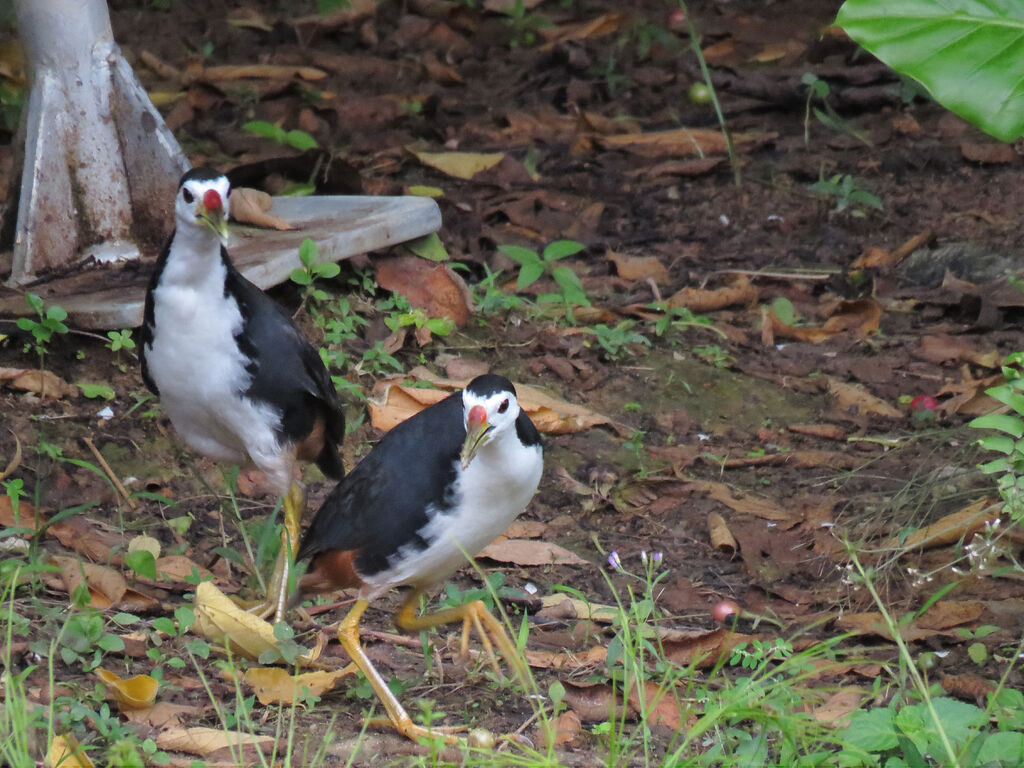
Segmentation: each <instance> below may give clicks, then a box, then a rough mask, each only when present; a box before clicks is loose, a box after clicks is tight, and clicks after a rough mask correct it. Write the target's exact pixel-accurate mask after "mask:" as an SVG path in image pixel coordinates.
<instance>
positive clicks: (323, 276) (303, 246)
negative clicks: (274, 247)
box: [291, 237, 341, 314]
mask: <svg viewBox="0 0 1024 768" xmlns="http://www.w3.org/2000/svg"><path fill="white" fill-rule="evenodd" d="M299 261H301V262H302V266H301V267H298V268H296V269H293V270H292V273H291V281H292V282H293V283H295V284H296V285H299V286H302V289H303V291H302V302H301V303H300V304H299V308H298V309H297V310H296V311H295V314H298V313H299V312H301V311H302V309H303V308H304V307H305V306H306V304H308V303H310V302H315V303H317V304H322V303H323V302H325V301H327V300H328V299H329V298H330V295H329V294H328V293H327V291H325V290H323V289H322V288H317V287H316V285H315V283H316V281H317V280H330V279H331V278H334V277H337V276H338V274H339V273H340V272H341V267H339V266H338V265H337V264H335V263H334V262H326V263H320V252H319V251H318V250H317V247H316V243H315V242H313V241H312V240H311V239H310V238H308V237H307V238H306V239H305V240H303V241H302V242H301V243H300V244H299Z"/></svg>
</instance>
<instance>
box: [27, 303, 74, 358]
mask: <svg viewBox="0 0 1024 768" xmlns="http://www.w3.org/2000/svg"><path fill="white" fill-rule="evenodd" d="M25 301H26V302H28V305H29V306H30V307H31V308H32V309H33V310H35V313H36V317H35V318H32V317H19V318H18V327H19V328H20V329H21V330H23V331H28V332H29V333H31V334H32V341H31V342H29V343H28V344H26V345H25V349H24V351H25V352H26V353H28V352H31V351H34V352H35V353H36V355H37V356H38V357H39V368H40V370H42V368H43V367H44V364H45V362H46V354H47V352H49V346H48V345H49V343H50V340H51V339H52V338H53V335H54V334H55V333H56V334H65V333H67V332H68V327H67V326H66V325H65V324H64V321H65V320H67V319H68V313H67V312H66V311H64V308H63V307H59V306H57V305H51V306H49V307H48V306H46V305H45V304H44V303H43V300H42V299H41V298H40V297H39V296H38V295H36V294H34V293H26V294H25Z"/></svg>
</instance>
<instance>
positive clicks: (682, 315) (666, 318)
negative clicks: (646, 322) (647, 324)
mask: <svg viewBox="0 0 1024 768" xmlns="http://www.w3.org/2000/svg"><path fill="white" fill-rule="evenodd" d="M648 306H649V307H650V308H651V309H656V310H658V311H659V312H662V313H663V314H662V316H661V317H659V318H658V319H657V320H656V321H655V323H654V334H655V335H656V336H659V337H660V336H664V335H665V334H666V333H668V332H669V331H681V330H685V329H687V328H706V329H707V330H709V331H714V332H715V333H717V334H718V335H719V336H721V337H722V338H725V333H723V332H722V331H720V330H719V329H718V328H716V327H715V326H714V324H713V323H712V322H711V320H710V319H709V318H707V317H704V316H703V315H695V314H694V313H693V311H692V310H691V309H689V308H688V307H670V306H668V305H667V304H666V303H665V302H653V303H651V304H648Z"/></svg>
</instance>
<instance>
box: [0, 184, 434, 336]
mask: <svg viewBox="0 0 1024 768" xmlns="http://www.w3.org/2000/svg"><path fill="white" fill-rule="evenodd" d="M409 194H410V195H416V196H417V197H444V190H443V189H441V188H440V187H427V186H424V185H422V184H414V185H413V186H411V187H409ZM0 341H3V336H0Z"/></svg>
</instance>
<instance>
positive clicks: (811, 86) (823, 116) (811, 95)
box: [800, 72, 874, 147]
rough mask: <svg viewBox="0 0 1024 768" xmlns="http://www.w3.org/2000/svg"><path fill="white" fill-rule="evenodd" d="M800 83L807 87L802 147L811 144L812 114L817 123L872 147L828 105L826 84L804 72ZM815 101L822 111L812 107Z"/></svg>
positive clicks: (862, 135)
mask: <svg viewBox="0 0 1024 768" xmlns="http://www.w3.org/2000/svg"><path fill="white" fill-rule="evenodd" d="M800 82H801V83H803V84H804V85H806V86H807V102H806V104H805V107H804V145H805V146H809V145H810V142H811V115H812V114H813V115H814V116H815V117H816V118H817V119H818V122H819V123H821V124H822V125H824V126H825V127H826V128H829V129H831V130H833V131H835V132H836V133H842V134H845V135H846V136H851V137H853V138H855V139H857V141H860V142H862V143H864V144H865V145H866V146H868V147H873V146H874V145H873V144H872V143H871V141H870V140H868V138H867V137H866V136H865V135H864V133H863V132H862V131H858V130H856V129H855V128H853V126H851V125H850V124H849V123H848V122H847V121H846V120H844V119H843V118H842V117H840V116H839V115H838V114H837V113H836V111H835V110H834V109H832V105H831V104H829V103H828V97H829V93H830V92H831V91H830V90H829V87H828V83H826V82H825V81H824V80H822V79H820V78H819V77H818V76H817V75H815V74H814V73H813V72H805V73H804V75H803V77H801V78H800ZM815 99H817V100H818V101H819V102H820V103H821V105H822V106H823V107H824V110H822V109H820V108H818V107H815V106H812V105H813V103H814V101H815Z"/></svg>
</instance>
